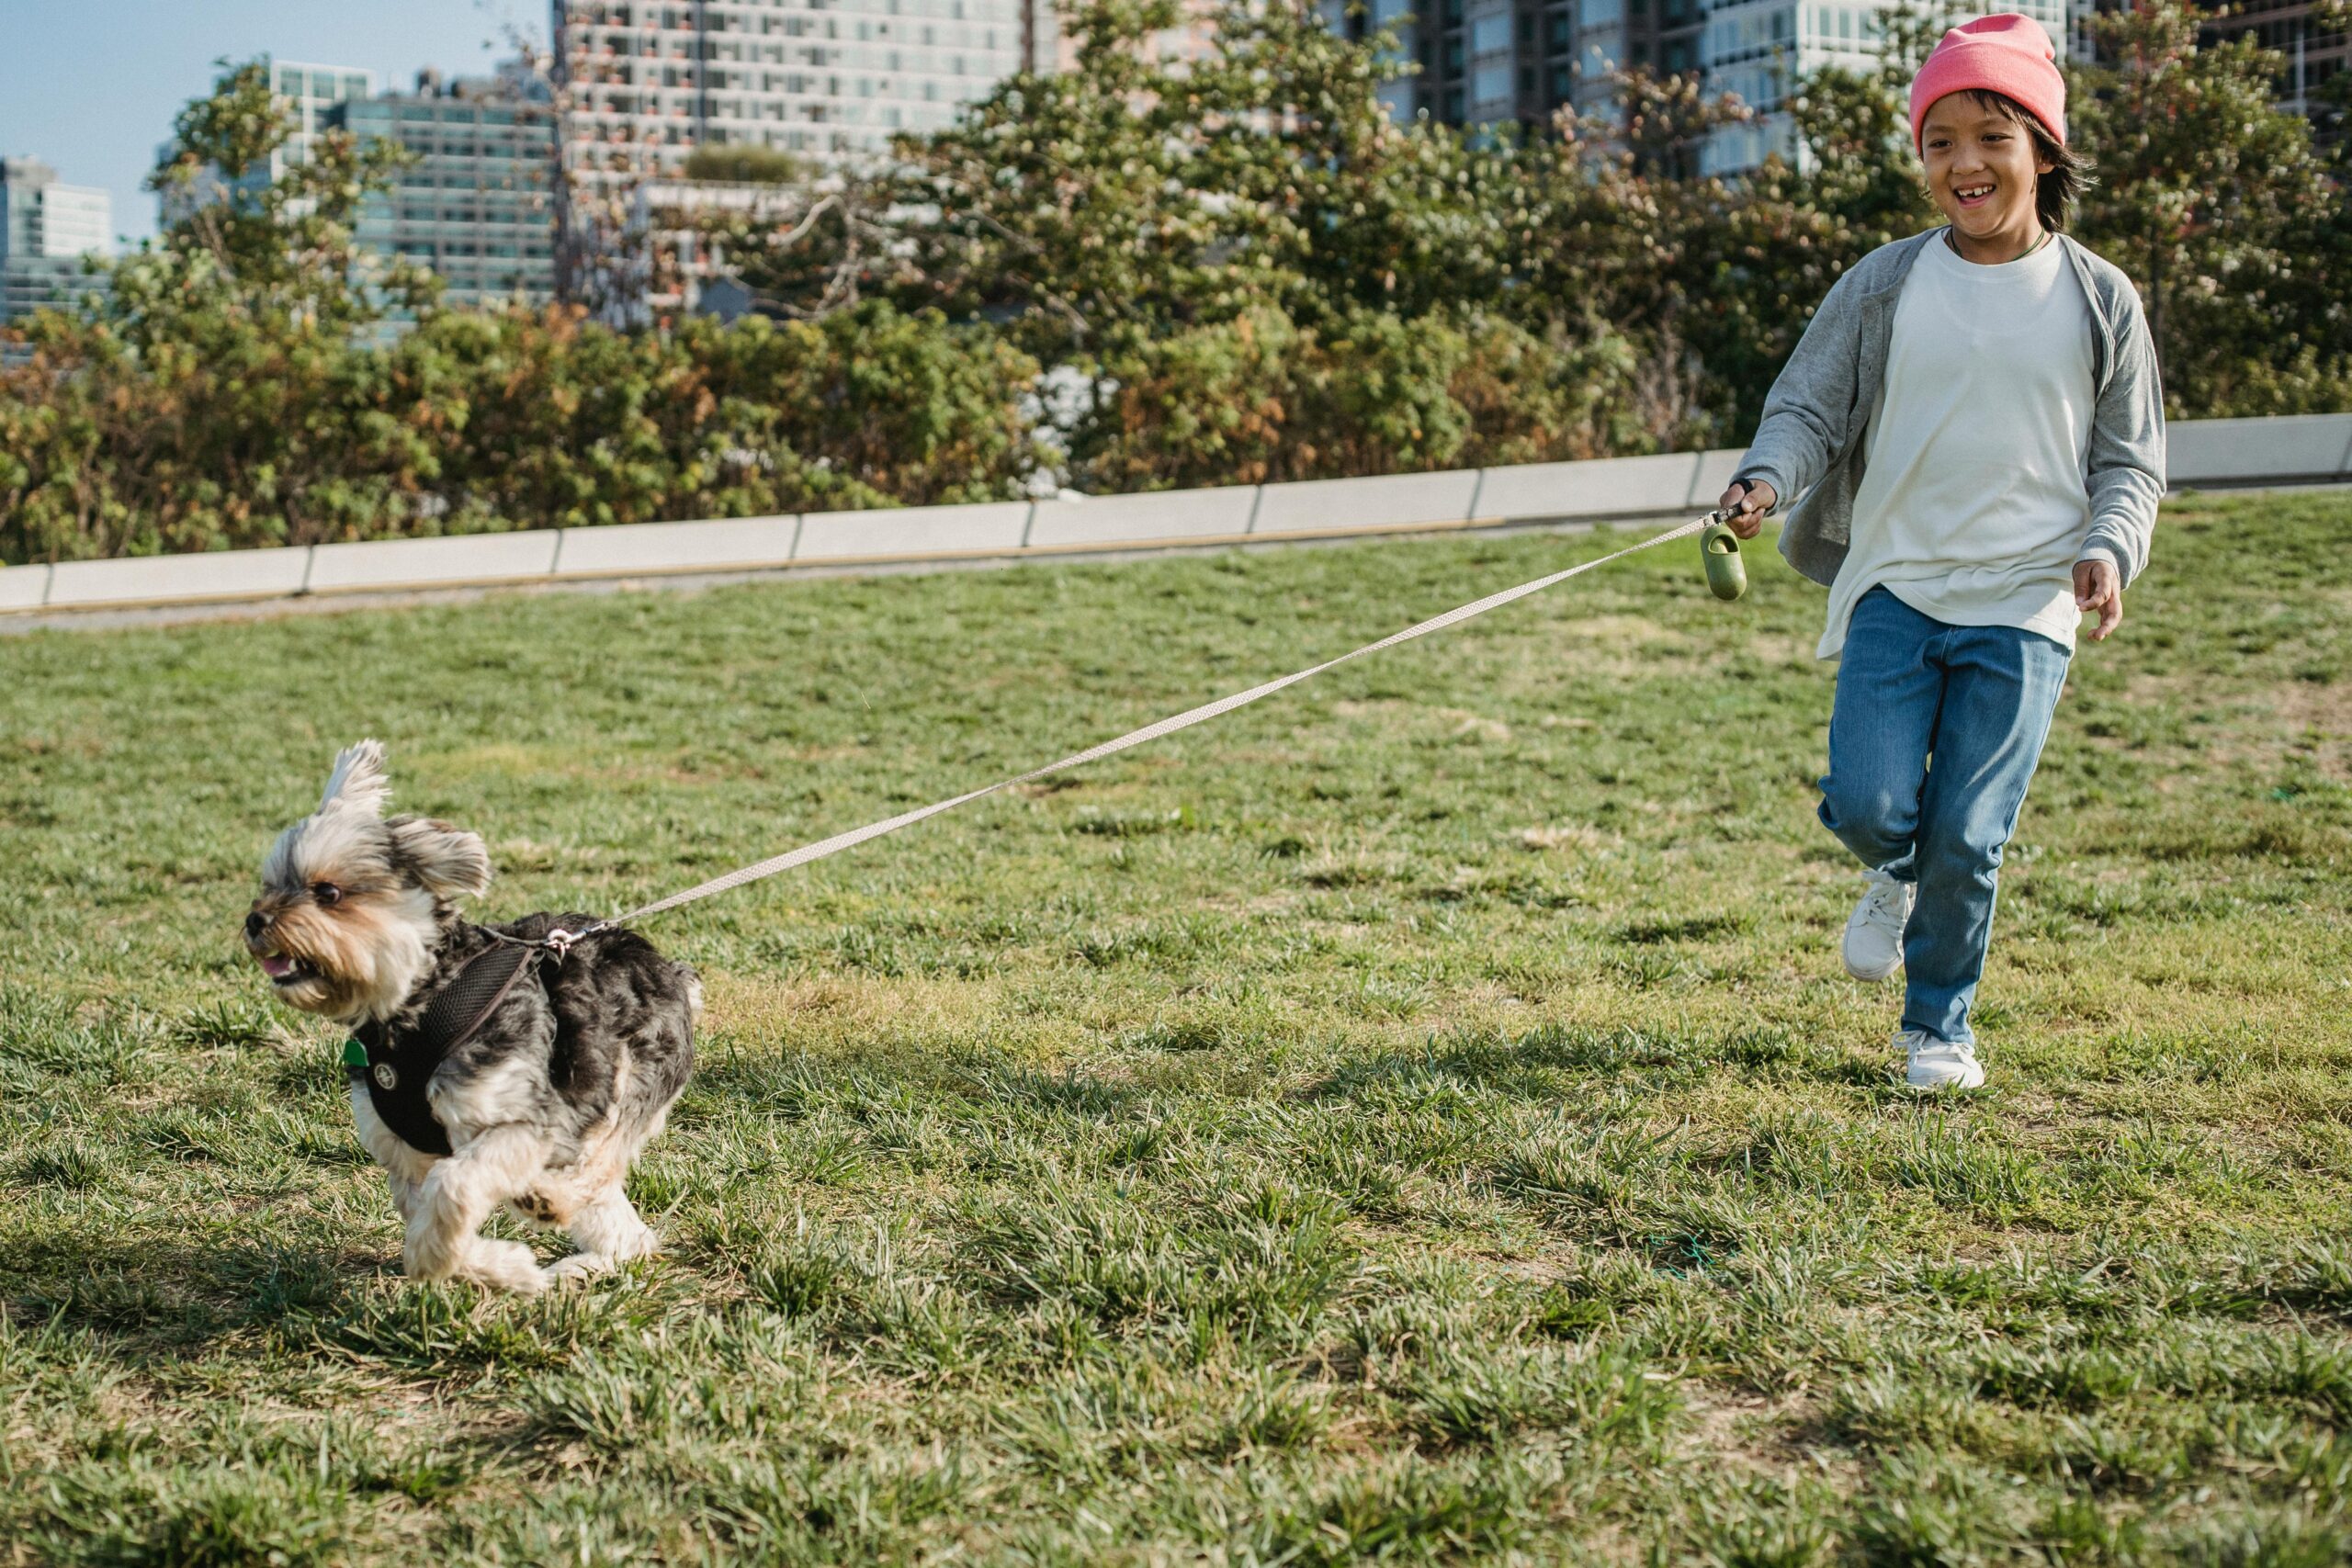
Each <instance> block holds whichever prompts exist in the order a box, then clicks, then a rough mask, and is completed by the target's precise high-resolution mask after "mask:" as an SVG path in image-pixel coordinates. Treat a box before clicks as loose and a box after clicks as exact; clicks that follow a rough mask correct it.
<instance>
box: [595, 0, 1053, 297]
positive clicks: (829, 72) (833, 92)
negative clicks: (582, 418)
mask: <svg viewBox="0 0 2352 1568" xmlns="http://www.w3.org/2000/svg"><path fill="white" fill-rule="evenodd" d="M553 7H554V63H553V75H554V83H555V95H556V114H557V120H556V139H557V162H558V172H557V180H556V189H555V202H556V209H557V211H556V229H557V257H556V273H557V279H558V287H559V288H560V289H561V290H562V291H563V292H564V293H565V294H566V295H567V296H568V297H571V298H575V299H586V300H589V301H590V302H592V303H594V304H595V305H596V307H597V308H598V309H599V310H604V311H605V312H607V313H610V314H612V315H613V316H614V317H615V318H616V319H618V320H624V321H628V320H638V319H642V315H643V313H644V312H645V311H647V310H652V311H654V312H657V313H658V312H661V311H663V310H673V309H679V308H690V307H691V306H692V304H693V302H694V298H695V290H696V287H697V284H698V282H699V281H700V280H701V278H702V277H703V276H706V275H707V274H708V273H709V271H710V266H711V264H710V262H709V260H708V258H707V257H702V256H699V255H695V256H689V257H686V258H684V261H683V262H682V259H681V257H680V256H679V255H678V254H674V252H675V250H676V247H675V245H674V244H673V243H671V242H672V241H673V240H674V238H675V234H676V232H678V231H681V229H680V225H679V223H678V219H679V216H680V215H681V213H682V212H684V211H687V210H690V209H692V208H693V206H694V205H695V202H696V199H697V191H696V189H695V186H694V184H693V183H691V182H686V181H685V180H684V173H685V165H686V161H687V159H688V157H689V156H691V155H692V154H693V153H694V152H695V151H696V150H697V149H701V148H726V147H758V148H766V149H773V150H776V151H780V152H788V153H791V154H794V155H795V156H797V157H798V158H799V159H801V160H802V161H803V162H804V163H805V164H807V165H808V166H809V167H810V168H811V169H812V170H817V171H825V170H831V169H839V168H841V167H842V166H844V165H849V164H856V163H859V162H865V161H870V160H873V159H876V158H879V157H881V156H883V155H885V154H886V153H887V152H888V149H889V146H890V142H891V139H892V138H893V137H895V136H897V135H899V133H901V132H917V133H920V132H925V131H934V130H944V129H945V128H947V127H948V126H949V125H952V124H953V123H954V122H955V120H956V115H957V112H958V111H959V110H960V109H961V108H962V107H963V106H964V105H965V104H967V103H969V102H971V101H973V100H975V99H977V98H980V97H983V96H986V95H988V94H989V93H990V92H992V91H993V90H994V89H995V87H996V85H997V84H998V83H999V82H1001V81H1002V80H1003V79H1004V78H1005V77H1006V76H1009V75H1012V74H1014V73H1020V72H1041V71H1047V70H1051V69H1053V67H1054V64H1055V62H1056V58H1057V53H1058V29H1057V27H1056V25H1055V20H1054V12H1053V9H1052V4H1051V0H553ZM654 187H658V191H659V196H660V199H659V200H658V201H651V200H649V197H648V192H649V189H650V188H654ZM719 194H720V193H718V192H713V193H712V195H713V197H714V199H716V198H717V197H718V196H719ZM733 199H737V200H739V201H740V199H741V193H735V196H734V197H733ZM680 204H684V205H683V207H682V206H681V205H680ZM649 212H653V213H655V214H656V216H654V217H651V218H649ZM649 225H650V226H651V227H650V228H649ZM665 226H666V229H665ZM656 231H661V232H656Z"/></svg>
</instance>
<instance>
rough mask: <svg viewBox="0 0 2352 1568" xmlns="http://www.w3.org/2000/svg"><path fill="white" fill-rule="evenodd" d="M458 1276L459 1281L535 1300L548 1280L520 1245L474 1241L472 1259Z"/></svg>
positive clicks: (545, 1274) (467, 1260)
mask: <svg viewBox="0 0 2352 1568" xmlns="http://www.w3.org/2000/svg"><path fill="white" fill-rule="evenodd" d="M458 1272H459V1275H460V1277H461V1278H464V1279H468V1280H473V1281H475V1282H476V1283H477V1284H483V1285H489V1286H491V1287H492V1288H493V1289H496V1290H501V1291H513V1292H515V1293H517V1294H518V1295H526V1296H536V1295H537V1294H538V1293H539V1292H541V1291H544V1290H546V1289H547V1288H548V1278H549V1276H548V1270H546V1269H541V1268H540V1267H539V1260H538V1258H537V1257H536V1256H535V1255H534V1254H533V1253H532V1251H531V1249H530V1248H529V1247H525V1246H524V1245H523V1244H522V1243H521V1242H519V1241H485V1240H481V1239H477V1240H476V1241H475V1242H474V1245H473V1250H472V1254H471V1256H469V1258H467V1259H466V1264H465V1267H464V1268H463V1269H460V1270H459V1271H458Z"/></svg>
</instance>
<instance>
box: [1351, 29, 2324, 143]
mask: <svg viewBox="0 0 2352 1568" xmlns="http://www.w3.org/2000/svg"><path fill="white" fill-rule="evenodd" d="M1318 3H1319V5H1320V6H1321V9H1322V11H1323V14H1324V16H1325V17H1326V18H1327V19H1328V20H1329V22H1330V23H1331V25H1332V26H1333V27H1335V28H1339V29H1340V30H1341V31H1342V32H1344V33H1346V34H1347V35H1348V36H1350V37H1353V38H1363V37H1365V36H1367V35H1368V34H1370V33H1372V32H1374V31H1377V30H1378V29H1380V28H1384V27H1385V28H1388V29H1390V30H1391V31H1393V32H1395V33H1396V34H1397V39H1398V42H1399V48H1400V53H1401V54H1402V55H1403V57H1404V58H1405V59H1407V60H1409V61H1412V62H1414V63H1416V64H1418V65H1419V68H1420V69H1419V72H1418V73H1416V74H1414V75H1412V76H1410V77H1408V78H1406V79H1404V80H1401V81H1398V82H1396V83H1392V84H1391V85H1389V86H1388V87H1387V88H1386V89H1385V93H1384V96H1385V98H1386V99H1387V101H1388V104H1389V107H1390V109H1391V112H1393V113H1394V114H1395V115H1396V116H1397V118H1398V119H1399V120H1407V119H1410V118H1414V117H1415V116H1417V115H1427V116H1428V117H1429V118H1431V119H1433V120H1437V121H1439V122H1441V123H1443V124H1448V125H1491V124H1497V123H1499V122H1504V121H1511V120H1516V121H1518V122H1520V123H1521V124H1525V125H1542V124H1544V123H1546V122H1548V121H1549V120H1550V119H1551V118H1552V116H1553V115H1554V113H1555V111H1557V110H1558V109H1559V108H1560V107H1562V106H1564V105H1573V106H1574V107H1576V108H1577V109H1578V110H1580V111H1583V112H1586V113H1592V112H1596V111H1599V110H1601V109H1603V108H1605V107H1606V106H1607V105H1608V103H1609V101H1610V99H1611V94H1612V89H1611V85H1610V78H1611V76H1612V75H1613V74H1614V73H1616V72H1618V71H1619V70H1621V69H1625V68H1629V67H1636V66H1641V67H1647V68H1648V69H1650V70H1652V71H1655V72H1658V73H1685V72H1696V73H1698V74H1699V76H1700V78H1701V80H1702V83H1703V85H1705V87H1706V90H1707V91H1708V92H1709V93H1710V94H1716V93H1732V94H1736V95H1737V96H1739V98H1740V99H1741V101H1742V102H1744V103H1747V104H1748V105H1750V106H1752V107H1755V108H1757V109H1758V110H1759V111H1761V117H1762V118H1760V119H1759V121H1758V123H1756V124H1754V125H1751V126H1744V127H1737V128H1731V129H1726V130H1723V131H1720V132H1718V133H1716V135H1715V136H1713V138H1711V139H1710V141H1709V142H1708V144H1707V145H1706V146H1705V147H1703V148H1702V150H1701V166H1702V168H1703V169H1704V170H1705V171H1706V172H1708V173H1712V174H1733V173H1736V172H1738V171H1740V170H1742V169H1750V168H1754V167H1755V166H1756V165H1758V164H1761V163H1762V162H1763V161H1764V160H1765V159H1766V158H1767V157H1769V156H1770V155H1772V154H1774V153H1778V154H1780V155H1781V157H1783V158H1787V159H1790V160H1792V161H1793V160H1795V159H1797V158H1798V157H1799V155H1800V154H1799V151H1798V148H1797V141H1796V128H1795V125H1794V122H1793V120H1792V118H1791V116H1790V115H1789V113H1788V112H1787V109H1786V108H1785V107H1784V106H1785V105H1786V103H1787V101H1788V97H1789V95H1790V94H1791V93H1792V91H1793V90H1794V88H1795V85H1796V84H1797V83H1798V82H1800V81H1802V80H1803V79H1804V76H1805V75H1806V74H1807V73H1811V72H1813V71H1815V70H1817V69H1819V68H1821V67H1823V66H1825V65H1844V66H1848V67H1850V68H1852V69H1855V70H1868V69H1870V68H1871V67H1872V66H1873V65H1874V64H1875V63H1876V62H1877V60H1878V51H1879V43H1880V30H1879V13H1880V12H1881V11H1882V10H1883V9H1884V8H1885V6H1883V3H1882V0H1368V4H1365V5H1362V6H1359V5H1356V4H1354V3H1353V0H1318ZM2008 3H2009V4H2010V5H2011V6H2014V7H2015V8H2016V9H2018V10H2020V11H2022V12H2024V13H2025V14H2026V15H2028V16H2030V17H2033V18H2034V19H2035V20H2036V21H2038V22H2040V23H2041V25H2042V26H2043V27H2045V28H2048V29H2049V31H2050V36H2051V38H2052V40H2053V41H2055V42H2056V44H2057V45H2058V48H2059V51H2060V55H2061V57H2062V58H2064V53H2065V51H2066V48H2067V43H2068V39H2070V37H2071V36H2072V28H2070V26H2069V0H2008ZM2298 4H2307V0H2298Z"/></svg>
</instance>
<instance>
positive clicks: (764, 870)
mask: <svg viewBox="0 0 2352 1568" xmlns="http://www.w3.org/2000/svg"><path fill="white" fill-rule="evenodd" d="M1715 515H1716V514H1715V513H1708V514H1707V515H1706V516H1704V517H1702V518H1699V519H1698V520H1697V521H1695V522H1691V523H1685V524H1683V525H1681V526H1679V527H1678V528H1672V529H1669V530H1668V531H1667V532H1666V533H1663V534H1660V535H1658V536H1656V537H1654V538H1649V539H1645V540H1643V541H1642V542H1641V543H1640V544H1638V545H1628V546H1627V547H1625V548H1623V549H1622V550H1617V551H1614V552H1613V553H1611V554H1609V555H1605V556H1601V557H1599V558H1596V559H1593V560H1589V561H1586V562H1584V563H1583V564H1582V565H1580V566H1572V567H1570V568H1568V569H1567V570H1566V571H1555V572H1554V573H1552V574H1551V575H1550V576H1548V577H1539V578H1537V579H1536V580H1535V581H1532V582H1522V583H1521V584H1520V585H1519V586H1518V587H1516V588H1506V589H1504V590H1503V591H1502V592H1499V593H1489V594H1487V596H1486V597H1485V598H1484V599H1480V600H1478V601H1476V603H1474V604H1464V605H1463V606H1462V607H1461V608H1460V609H1456V610H1448V611H1447V612H1446V613H1445V614H1444V615H1438V616H1434V617H1432V618H1431V619H1429V620H1426V621H1423V622H1421V623H1420V624H1419V625H1418V626H1407V627H1406V628H1405V629H1404V630H1403V631H1401V632H1396V633H1393V634H1391V635H1390V636H1387V637H1382V638H1381V639H1380V640H1379V641H1378V642H1371V643H1366V644H1364V646H1363V647H1362V648H1359V649H1354V650H1353V651H1352V652H1349V653H1343V654H1341V655H1340V656H1339V657H1338V658H1337V659H1328V660H1324V661H1323V662H1322V663H1320V664H1317V665H1316V666H1315V667H1314V668H1313V669H1311V670H1301V671H1298V672H1297V673H1296V674H1294V675H1284V676H1283V677H1281V678H1280V679H1279V680H1273V681H1269V682H1266V683H1265V684H1264V685H1262V686H1252V687H1250V689H1249V690H1248V691H1246V692H1236V693H1235V694H1233V695H1231V696H1229V697H1219V698H1218V699H1217V700H1216V701H1215V702H1213V703H1204V704H1203V705H1201V706H1199V707H1196V708H1193V709H1190V710H1188V711H1186V712H1184V713H1180V714H1177V715H1175V716H1172V717H1170V718H1163V719H1161V720H1159V722H1158V723H1157V724H1148V725H1145V726H1144V727H1143V728H1141V729H1134V730H1129V731H1128V732H1127V733H1126V734H1125V735H1122V736H1120V737H1119V738H1118V739H1116V740H1105V741H1104V742H1103V744H1101V745H1100V746H1090V747H1088V748H1087V749H1086V750H1083V751H1079V752H1075V753H1073V754H1071V755H1070V756H1068V757H1064V758H1063V759H1062V760H1061V761H1057V762H1048V763H1046V765H1045V766H1044V767H1042V768H1032V769H1030V770H1029V771H1028V772H1027V773H1019V774H1015V775H1014V776H1013V777H1012V778H1009V779H999V780H998V781H997V782H996V783H994V784H989V785H987V786H986V787H985V788H981V789H976V790H973V791H971V792H970V793H969V794H966V795H957V796H956V797H955V798H954V799H952V800H943V801H939V802H936V803H935V804H933V805H931V806H925V807H918V808H917V809H915V810H913V811H906V812H901V813H899V815H898V816H896V817H891V818H885V819H884V820H882V821H879V822H869V823H867V824H866V825H865V827H863V828H853V829H850V830H849V831H848V832H846V833H836V834H834V835H833V836H832V837H831V838H830V839H820V840H818V841H817V842H815V843H813V844H803V845H801V846H800V847H799V848H798V849H797V850H788V851H786V852H784V853H783V854H780V855H775V856H774V857H772V858H770V859H767V860H763V861H761V862H760V863H758V864H756V865H747V866H744V867H743V868H742V869H741V870H740V871H730V872H729V873H727V874H726V875H724V876H714V877H712V878H711V879H710V880H709V881H708V882H705V883H701V884H699V885H697V886H693V887H689V888H687V889H686V890H685V891H684V893H673V894H672V895H670V897H667V898H662V899H657V900H655V901H654V902H653V903H650V904H642V905H639V907H638V908H634V909H631V910H628V912H627V913H625V914H619V915H615V916H613V917H612V918H611V919H605V920H599V921H597V922H596V923H595V924H594V925H593V926H590V927H588V928H587V929H586V930H585V931H577V932H574V931H550V932H549V933H548V937H547V939H546V945H548V946H550V947H553V948H554V949H555V950H556V952H557V953H559V954H560V953H562V952H563V951H564V950H565V949H566V948H569V947H570V946H571V944H572V943H573V942H577V941H578V940H579V939H580V938H581V937H583V936H587V935H589V934H591V933H593V932H595V931H605V930H609V929H610V928H612V927H614V926H621V925H627V924H628V923H629V922H630V921H632V920H641V919H645V918H646V917H647V916H649V915H658V914H660V913H662V911H663V910H664V909H674V908H677V907H678V906H679V905H681V904H691V903H694V902H695V901H696V900H697V899H702V898H708V897H712V896H714V895H716V894H719V893H724V892H726V891H727V890H728V889H729V888H732V887H741V886H743V885H744V884H745V883H747V882H758V881H760V880H761V879H762V878H763V877H770V876H774V875H775V874H777V873H778V872H785V871H790V870H791V869H792V868H793V867H794V866H797V865H807V864H808V863H809V862H810V861H817V860H823V859H824V858H825V857H826V856H827V855H835V854H839V853H841V852H842V851H843V850H846V849H849V848H852V847H853V846H854V845H857V844H862V843H865V841H866V840H869V839H878V838H881V837H882V836H883V835H884V834H886V833H895V832H897V831H898V830H899V829H901V828H910V827H912V826H913V825H914V824H916V823H918V822H920V821H922V819H923V818H926V817H936V816H938V815H939V814H940V813H941V812H943V811H953V810H955V809H956V807H959V806H968V805H970V804H971V803H972V802H973V801H976V800H978V799H980V798H981V797H982V796H984V795H994V794H996V793H997V792H998V791H1000V790H1006V789H1011V788H1012V787H1014V786H1015V785H1017V784H1028V783H1030V782H1031V781H1033V780H1035V779H1042V778H1044V777H1045V776H1046V774H1048V773H1060V772H1061V771H1062V770H1063V769H1065V768H1075V767H1078V766H1079V765H1080V764H1081V763H1085V762H1093V761H1101V760H1102V759H1103V758H1104V757H1109V756H1113V755H1115V754H1116V753H1118V752H1121V751H1125V750H1127V749H1128V748H1130V747H1134V746H1140V745H1142V744H1143V743H1144V742H1145V741H1147V740H1157V739H1159V738H1160V737H1161V736H1163V735H1173V734H1175V733H1176V732H1177V731H1178V730H1180V729H1190V728H1193V726H1194V725H1196V724H1201V723H1204V722H1206V721H1207V720H1209V719H1212V718H1216V716H1219V715H1220V714H1228V713H1231V712H1232V711H1233V710H1234V709H1236V708H1238V707H1247V706H1248V705H1250V704H1251V703H1254V702H1256V701H1257V700H1258V699H1259V698H1261V697H1270V696H1272V695H1273V694H1275V693H1276V692H1279V691H1281V690H1282V689H1283V687H1285V686H1295V685H1297V684H1298V683H1299V682H1301V681H1305V680H1308V679H1310V678H1312V677H1314V676H1317V675H1320V674H1322V673H1323V672H1324V671H1327V670H1336V669H1338V668H1339V667H1340V665H1342V664H1346V663H1348V662H1350V661H1351V660H1358V659H1362V658H1363V656H1364V655H1366V654H1368V653H1378V652H1379V651H1380V650H1381V649H1385V648H1394V647H1396V646H1397V644H1398V643H1400V642H1411V641H1412V640H1413V639H1414V638H1416V637H1427V636H1429V635H1430V633H1431V632H1436V631H1443V630H1444V629H1445V628H1446V627H1448V626H1460V625H1461V624H1462V623H1463V622H1464V621H1467V620H1470V619H1472V618H1474V617H1476V616H1478V615H1485V614H1486V613H1487V611H1489V610H1496V609H1500V608H1501V607H1502V606H1503V605H1505V604H1510V603H1511V602H1513V601H1514V600H1519V599H1524V598H1526V597H1527V596H1528V595H1529V594H1531V593H1541V592H1543V591H1544V590H1545V589H1546V588H1549V587H1551V586H1552V585H1553V584H1554V583H1557V582H1565V581H1567V580H1568V579H1569V578H1571V577H1574V576H1576V575H1577V573H1579V572H1587V571H1590V570H1593V569H1594V568H1595V567H1602V566H1607V565H1608V564H1609V563H1610V562H1611V561H1614V560H1623V559H1624V558H1626V557H1627V556H1630V555H1634V554H1637V553H1639V552H1640V551H1643V550H1646V549H1651V548H1654V547H1657V546H1659V545H1663V544H1666V543H1668V542H1669V541H1671V540H1674V539H1680V538H1685V537H1688V536H1690V535H1692V534H1695V533H1697V532H1699V531H1700V530H1701V529H1702V528H1704V527H1705V526H1706V525H1708V524H1709V523H1711V522H1713V520H1714V518H1715Z"/></svg>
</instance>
